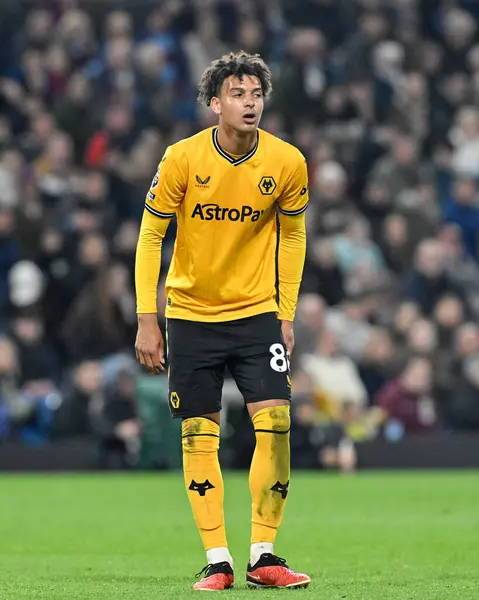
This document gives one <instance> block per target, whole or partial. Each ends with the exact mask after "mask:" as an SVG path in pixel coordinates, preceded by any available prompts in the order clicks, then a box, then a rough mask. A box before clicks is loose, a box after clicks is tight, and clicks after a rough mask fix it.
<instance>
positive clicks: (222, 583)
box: [193, 562, 235, 592]
mask: <svg viewBox="0 0 479 600" xmlns="http://www.w3.org/2000/svg"><path fill="white" fill-rule="evenodd" d="M203 574H204V577H203V579H200V581H198V583H195V585H194V586H193V589H194V590H197V591H200V592H221V591H223V590H227V589H229V588H232V587H233V584H234V582H235V579H234V575H233V569H232V568H231V565H230V564H229V563H228V562H219V563H215V564H213V565H206V567H205V568H204V569H202V570H201V571H200V572H199V573H197V574H196V577H201V575H203Z"/></svg>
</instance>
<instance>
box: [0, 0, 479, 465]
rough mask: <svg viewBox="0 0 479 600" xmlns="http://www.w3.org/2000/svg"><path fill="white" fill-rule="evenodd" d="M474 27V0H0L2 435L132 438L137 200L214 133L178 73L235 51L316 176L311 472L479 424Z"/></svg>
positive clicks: (310, 282)
mask: <svg viewBox="0 0 479 600" xmlns="http://www.w3.org/2000/svg"><path fill="white" fill-rule="evenodd" d="M478 27H479V3H477V2H475V1H474V0H429V1H428V2H421V1H420V0H137V1H136V2H133V0H131V1H130V0H102V1H100V0H98V1H93V0H50V1H49V2H40V1H38V2H33V1H32V2H29V3H22V2H19V1H18V0H2V2H1V3H0V331H1V337H0V440H1V439H2V438H4V437H7V436H9V435H14V436H20V437H21V438H22V439H24V440H26V441H28V442H31V443H34V442H42V441H45V440H48V439H50V438H52V437H55V436H68V435H82V434H88V433H91V432H92V431H99V432H102V435H104V436H107V437H108V436H112V437H119V438H120V439H122V440H129V441H131V442H132V443H133V441H134V440H136V439H137V438H138V435H139V434H140V431H141V424H140V422H139V420H138V418H137V413H136V408H135V386H134V380H135V377H136V376H137V374H138V371H137V367H136V365H135V361H134V357H133V344H134V336H135V332H136V331H135V329H136V317H135V299H134V287H133V265H134V253H135V245H136V240H137V235H138V229H139V222H140V219H141V214H142V211H143V200H144V195H145V191H146V190H147V189H148V186H149V183H150V181H151V177H152V174H153V173H154V171H155V168H156V164H157V162H158V160H159V158H160V157H161V155H162V152H163V150H164V149H165V147H166V146H167V145H168V144H170V143H173V142H175V141H177V140H178V139H180V138H182V137H185V136H188V135H191V134H193V133H195V132H197V131H198V130H200V129H202V128H204V127H208V126H210V125H212V124H213V123H214V116H213V114H212V113H211V112H210V111H208V110H206V109H203V108H202V107H200V106H198V105H197V103H196V101H195V95H196V83H197V81H198V79H199V77H200V75H201V73H202V71H203V69H204V68H205V67H206V66H207V65H208V63H209V62H210V61H211V60H212V59H214V58H216V57H218V56H220V55H221V54H223V53H225V52H227V51H230V50H239V49H244V50H246V51H249V52H259V53H261V55H262V56H263V57H264V58H265V60H266V61H267V62H268V63H269V65H270V66H271V69H272V72H273V76H274V87H275V89H274V94H273V97H272V99H271V100H270V101H269V102H268V104H267V107H266V110H265V114H264V117H263V121H262V127H263V128H265V129H267V130H269V131H270V132H272V133H273V134H275V135H278V136H280V137H282V138H284V139H286V140H288V141H290V142H291V143H293V144H295V145H296V146H298V147H299V148H300V150H301V151H302V152H303V153H304V154H305V156H306V157H307V160H308V165H309V171H310V183H311V190H310V192H311V203H310V208H309V210H308V213H307V221H308V229H309V237H308V240H309V241H308V255H307V263H306V268H305V274H304V280H303V285H302V290H301V298H300V302H299V306H298V312H297V322H296V343H297V348H296V352H295V355H294V357H293V365H292V367H293V389H294V395H295V402H294V416H295V422H296V424H297V426H298V427H300V428H301V429H302V431H303V432H304V433H305V435H306V437H308V436H309V439H311V440H313V439H318V436H319V438H321V436H322V438H321V439H323V442H322V443H321V444H322V446H327V448H328V452H325V453H324V455H323V458H322V460H323V462H324V463H325V464H334V463H335V461H338V460H340V458H338V452H339V453H340V451H341V450H343V449H344V450H345V453H343V454H344V456H346V458H345V460H350V457H351V455H350V446H349V445H348V444H347V443H345V441H347V440H353V441H358V442H359V441H362V440H367V439H371V438H373V437H375V436H376V435H378V434H381V435H385V436H386V438H387V439H389V440H391V441H395V440H398V439H401V438H402V436H403V435H404V434H408V433H427V432H432V431H437V430H438V429H454V430H471V429H472V430H474V429H475V430H479V328H478V326H477V319H478V316H479V265H478V258H479V245H478V231H479V193H478V178H479V109H478V108H477V101H478V99H479V37H478ZM174 237H175V228H174V225H172V226H171V227H170V229H169V231H168V234H167V239H166V241H165V250H164V252H163V274H165V273H166V269H167V266H168V262H169V259H170V257H171V251H172V244H173V241H174ZM163 302H164V299H163V295H162V293H161V284H160V294H159V311H160V314H161V312H162V310H163V306H162V303H163ZM328 439H331V440H333V441H332V442H331V443H327V440H328ZM324 440H326V441H324ZM329 450H331V452H330V451H329Z"/></svg>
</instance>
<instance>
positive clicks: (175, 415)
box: [171, 406, 221, 422]
mask: <svg viewBox="0 0 479 600" xmlns="http://www.w3.org/2000/svg"><path fill="white" fill-rule="evenodd" d="M216 412H221V406H220V407H217V408H213V409H212V410H209V409H208V410H204V411H203V410H202V411H201V412H198V411H197V410H191V411H190V410H185V411H182V412H180V413H178V412H174V413H172V414H171V416H172V417H173V419H194V418H195V417H204V418H205V419H208V418H209V417H205V415H209V414H211V413H216ZM210 420H211V421H213V419H210ZM214 422H215V421H214Z"/></svg>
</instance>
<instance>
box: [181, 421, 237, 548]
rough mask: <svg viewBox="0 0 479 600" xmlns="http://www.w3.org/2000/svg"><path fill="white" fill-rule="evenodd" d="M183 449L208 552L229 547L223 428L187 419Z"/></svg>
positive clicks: (190, 490) (192, 499)
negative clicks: (221, 456) (220, 452)
mask: <svg viewBox="0 0 479 600" xmlns="http://www.w3.org/2000/svg"><path fill="white" fill-rule="evenodd" d="M182 446H183V472H184V476H185V484H186V489H187V493H188V497H189V499H190V504H191V509H192V510H193V516H194V518H195V523H196V526H197V527H198V531H199V532H200V536H201V539H202V541H203V544H204V547H205V550H210V549H211V548H220V547H224V546H227V543H226V533H225V521H224V514H223V497H224V488H223V477H222V475H221V470H220V463H219V460H218V449H219V446H220V427H219V425H218V424H217V423H215V422H214V421H211V420H210V419H206V418H205V417H194V418H190V419H185V420H184V421H183V424H182Z"/></svg>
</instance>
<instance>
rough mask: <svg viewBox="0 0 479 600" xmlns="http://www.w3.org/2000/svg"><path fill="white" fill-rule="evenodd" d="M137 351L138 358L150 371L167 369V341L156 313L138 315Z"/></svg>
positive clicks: (155, 371)
mask: <svg viewBox="0 0 479 600" xmlns="http://www.w3.org/2000/svg"><path fill="white" fill-rule="evenodd" d="M135 351H136V358H137V359H138V360H139V361H140V363H141V364H142V365H143V366H144V367H146V368H147V369H148V371H150V373H156V374H158V373H161V372H162V371H164V370H165V343H164V341H163V336H162V334H161V331H160V328H159V327H158V318H157V316H156V314H141V315H138V333H137V335H136V343H135Z"/></svg>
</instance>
